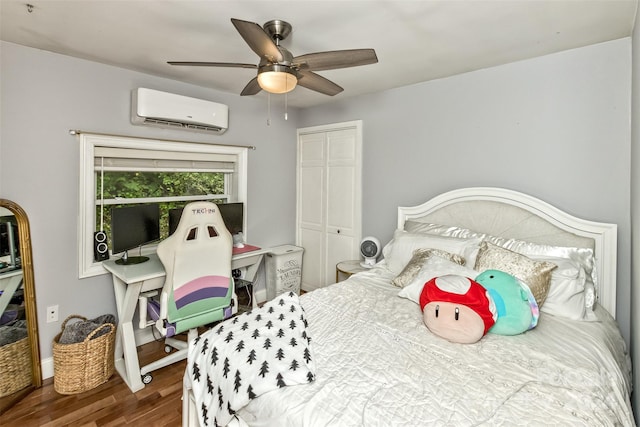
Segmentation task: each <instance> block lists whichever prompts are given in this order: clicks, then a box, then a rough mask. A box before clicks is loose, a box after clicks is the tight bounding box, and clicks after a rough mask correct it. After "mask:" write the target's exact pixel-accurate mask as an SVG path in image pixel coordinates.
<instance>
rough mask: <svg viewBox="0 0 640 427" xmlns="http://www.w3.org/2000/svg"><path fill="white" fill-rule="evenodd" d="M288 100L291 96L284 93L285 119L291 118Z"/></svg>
mask: <svg viewBox="0 0 640 427" xmlns="http://www.w3.org/2000/svg"><path fill="white" fill-rule="evenodd" d="M288 100H289V98H288V97H287V93H285V94H284V119H285V120H289V115H288V113H287V108H288V105H289V103H288Z"/></svg>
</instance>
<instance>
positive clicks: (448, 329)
mask: <svg viewBox="0 0 640 427" xmlns="http://www.w3.org/2000/svg"><path fill="white" fill-rule="evenodd" d="M420 308H421V309H422V319H423V321H424V324H425V325H426V326H427V328H429V330H430V331H431V332H433V333H434V334H435V335H438V336H439V337H441V338H444V339H446V340H448V341H451V342H455V343H461V344H472V343H474V342H477V341H478V340H479V339H480V338H482V337H483V336H485V334H486V333H487V332H488V331H489V329H490V328H491V327H493V326H494V325H495V323H496V318H497V313H496V310H495V306H494V305H493V300H492V299H491V297H490V296H489V293H488V292H487V290H486V289H485V288H484V287H483V286H482V285H481V284H479V283H478V282H476V281H475V280H472V279H470V278H468V277H463V276H458V275H455V274H449V275H446V276H439V277H434V278H433V279H431V280H429V281H428V282H427V283H426V284H425V285H424V288H423V289H422V292H421V293H420Z"/></svg>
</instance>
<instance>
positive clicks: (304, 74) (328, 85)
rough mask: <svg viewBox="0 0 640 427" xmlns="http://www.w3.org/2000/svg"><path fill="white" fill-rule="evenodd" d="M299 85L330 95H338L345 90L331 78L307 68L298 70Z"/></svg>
mask: <svg viewBox="0 0 640 427" xmlns="http://www.w3.org/2000/svg"><path fill="white" fill-rule="evenodd" d="M298 85H300V86H302V87H306V88H307V89H311V90H315V91H316V92H320V93H323V94H325V95H329V96H334V95H337V94H339V93H340V92H342V91H343V90H344V89H343V88H341V87H340V86H338V85H337V84H335V83H334V82H332V81H331V80H328V79H325V78H324V77H322V76H321V75H320V74H316V73H312V72H311V71H307V70H300V71H298Z"/></svg>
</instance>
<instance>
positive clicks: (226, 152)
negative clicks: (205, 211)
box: [78, 133, 248, 278]
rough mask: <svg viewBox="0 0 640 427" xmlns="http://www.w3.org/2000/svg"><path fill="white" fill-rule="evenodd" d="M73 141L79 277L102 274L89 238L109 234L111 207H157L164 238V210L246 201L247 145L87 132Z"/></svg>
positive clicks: (166, 225)
mask: <svg viewBox="0 0 640 427" xmlns="http://www.w3.org/2000/svg"><path fill="white" fill-rule="evenodd" d="M79 138H80V150H81V156H80V206H79V210H80V212H79V218H80V223H79V225H78V226H79V228H80V229H79V233H78V236H79V239H80V241H79V245H78V248H79V276H80V277H81V278H82V277H90V276H94V275H97V274H102V273H104V272H105V270H104V269H103V268H102V265H101V263H99V262H95V261H94V259H93V234H94V232H95V231H98V230H100V229H101V228H102V229H104V231H106V232H107V236H110V232H109V231H110V212H111V208H112V207H114V206H130V205H134V204H143V203H159V204H160V207H161V219H160V223H161V238H164V237H166V236H167V235H168V212H169V210H170V209H173V208H176V207H182V206H184V205H185V204H186V203H189V202H190V201H195V200H209V201H212V202H214V203H218V202H220V203H224V202H233V201H242V202H244V201H246V190H247V152H248V148H247V147H241V146H226V145H210V144H196V143H188V142H179V141H166V140H153V139H143V138H131V137H120V136H110V135H96V134H89V133H81V134H80V136H79ZM109 247H110V248H111V245H109ZM145 249H146V251H147V252H148V251H153V250H155V247H149V248H143V250H145Z"/></svg>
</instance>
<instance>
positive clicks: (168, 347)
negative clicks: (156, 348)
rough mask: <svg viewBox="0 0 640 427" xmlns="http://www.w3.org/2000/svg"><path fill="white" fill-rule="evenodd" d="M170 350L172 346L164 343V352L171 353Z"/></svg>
mask: <svg viewBox="0 0 640 427" xmlns="http://www.w3.org/2000/svg"><path fill="white" fill-rule="evenodd" d="M171 350H173V347H171V346H170V345H165V346H164V352H165V353H167V354H169V353H171Z"/></svg>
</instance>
